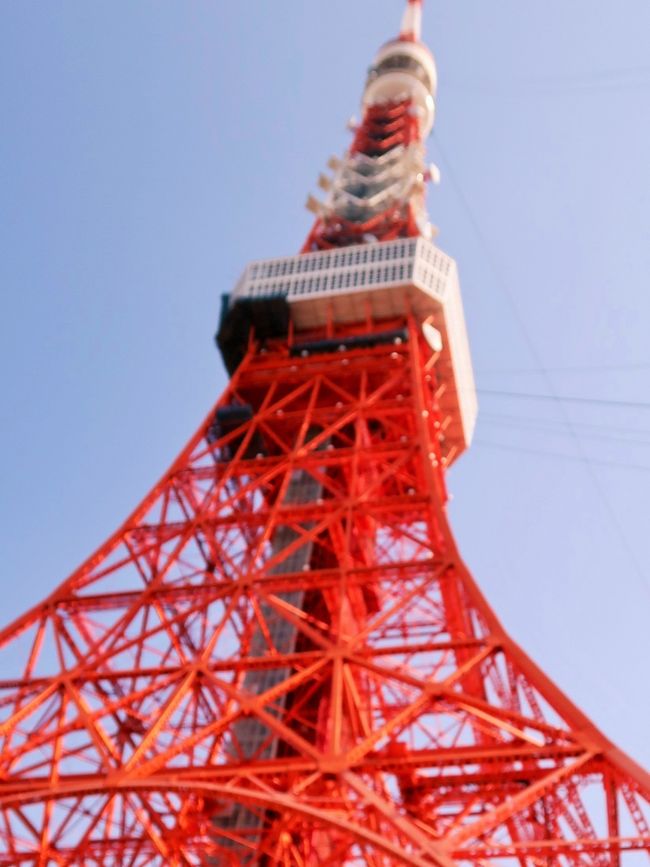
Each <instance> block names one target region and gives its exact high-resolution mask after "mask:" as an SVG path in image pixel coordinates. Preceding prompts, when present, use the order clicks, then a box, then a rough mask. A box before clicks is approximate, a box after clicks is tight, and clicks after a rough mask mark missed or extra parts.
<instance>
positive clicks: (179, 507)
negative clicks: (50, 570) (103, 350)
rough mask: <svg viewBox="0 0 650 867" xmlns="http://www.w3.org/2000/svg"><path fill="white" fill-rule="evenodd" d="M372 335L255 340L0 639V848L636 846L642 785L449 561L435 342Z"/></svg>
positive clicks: (167, 856) (163, 852)
mask: <svg viewBox="0 0 650 867" xmlns="http://www.w3.org/2000/svg"><path fill="white" fill-rule="evenodd" d="M388 324H389V325H390V326H391V334H394V333H395V332H394V329H395V326H399V327H400V328H402V327H405V328H406V330H405V332H404V336H403V338H402V337H397V338H393V340H392V341H391V342H389V343H379V344H378V345H374V346H369V347H366V348H355V349H349V350H341V351H336V352H330V353H324V354H315V355H311V354H307V355H306V356H303V355H302V354H300V353H296V352H295V351H291V348H290V347H289V346H288V345H287V342H286V341H277V342H275V343H272V342H271V343H267V345H266V346H264V347H261V346H260V345H259V344H258V343H255V342H253V343H252V344H251V346H250V348H249V351H248V354H247V355H246V358H245V360H244V362H243V363H242V364H241V366H240V368H239V370H238V371H237V373H236V374H235V376H234V378H233V380H232V382H231V384H230V386H229V388H228V390H227V392H226V393H225V395H224V396H223V398H222V399H221V401H220V403H219V405H218V407H217V409H216V410H215V411H213V412H211V413H210V415H209V417H208V419H207V420H206V422H205V423H204V425H203V426H202V427H201V428H200V430H199V431H198V433H197V434H196V435H195V436H194V438H193V439H192V440H191V442H190V443H189V445H188V446H187V448H186V449H185V451H184V452H183V453H182V454H181V455H180V457H179V458H178V460H177V461H176V463H175V464H174V466H173V467H172V468H171V470H170V471H169V472H168V473H167V475H166V476H165V477H164V478H163V480H162V481H161V482H160V484H159V485H157V486H156V488H155V489H154V490H153V491H152V492H151V494H150V495H149V496H148V497H147V498H146V499H145V500H144V502H143V503H142V505H141V506H140V507H139V508H138V509H137V510H136V512H135V513H134V514H133V515H132V516H131V517H130V518H129V520H128V521H127V522H126V523H125V525H124V526H123V527H122V528H121V529H120V530H119V532H118V533H117V534H116V535H115V536H114V537H113V538H112V539H110V540H109V542H107V544H106V545H104V546H103V548H101V549H100V550H99V551H98V552H97V553H96V554H95V555H94V556H93V557H92V558H91V559H90V560H89V561H88V562H87V563H86V564H85V565H84V566H83V567H82V568H81V569H80V570H79V571H78V572H77V573H76V574H75V575H73V576H72V577H71V578H70V579H69V580H68V581H66V582H65V583H64V584H63V585H61V587H60V588H59V589H58V590H56V592H54V593H53V594H52V596H51V597H50V598H49V599H47V600H46V601H45V602H44V603H43V604H42V605H39V606H37V607H36V608H34V609H33V610H32V611H30V612H29V613H28V614H26V615H25V616H24V617H22V618H21V619H20V620H19V621H17V622H16V623H15V624H14V625H13V626H12V627H11V628H10V629H9V630H6V631H5V632H4V633H3V635H2V640H3V643H4V644H7V643H12V644H14V645H16V646H17V648H20V650H21V651H22V665H21V666H20V667H19V668H18V669H17V670H16V673H15V675H14V676H13V677H12V678H11V679H6V678H5V679H4V680H3V681H2V683H0V690H1V692H0V694H1V697H2V701H1V707H2V711H3V718H2V728H1V732H2V735H3V749H2V758H1V763H2V782H1V783H0V815H1V817H2V821H1V823H0V847H1V849H0V851H1V852H2V854H1V855H0V864H2V865H6V867H8V865H44V864H57V865H72V864H74V865H81V864H84V865H98V867H99V865H102V867H104V865H118V864H129V865H133V867H144V865H155V864H160V865H163V864H165V865H169V864H173V865H186V864H203V863H216V864H230V863H232V864H238V863H239V864H241V863H251V864H253V863H255V864H258V863H259V864H328V863H335V862H338V863H342V864H373V865H380V864H381V865H384V864H410V865H420V867H423V865H425V864H427V865H431V864H437V865H443V864H444V865H451V864H452V863H454V862H456V863H460V864H465V863H467V864H485V863H486V862H488V861H489V862H490V863H493V862H494V863H499V862H505V863H511V862H512V860H513V859H516V860H517V862H518V863H519V864H527V865H535V864H541V863H544V864H594V865H605V864H607V865H613V864H619V863H621V859H622V857H623V856H624V855H625V854H626V853H630V852H631V851H633V850H644V851H645V852H646V853H647V851H648V846H649V835H648V819H647V807H648V800H647V799H648V794H649V793H650V785H649V781H648V777H647V775H646V774H644V773H643V772H642V771H641V770H640V769H639V768H638V767H636V766H635V765H634V763H633V762H632V761H630V760H629V759H627V758H626V757H625V756H623V755H622V754H621V753H620V752H619V751H618V750H617V749H616V748H615V747H613V746H612V745H611V744H610V743H608V742H607V741H606V739H605V738H604V737H603V736H602V735H601V734H600V733H599V732H598V731H597V730H596V729H595V728H594V726H593V725H592V724H591V723H589V721H588V720H586V719H585V718H584V716H583V715H582V714H581V713H580V712H579V711H578V710H576V708H575V707H573V705H572V704H571V703H570V702H569V701H568V700H567V699H566V698H565V697H564V696H563V695H562V694H561V693H560V691H559V690H558V689H557V688H556V687H555V686H554V685H553V684H552V683H551V682H550V681H549V680H548V679H547V678H546V677H545V676H544V675H543V674H542V673H541V672H540V671H539V669H537V668H536V667H535V665H534V664H533V663H532V662H531V661H530V660H529V659H528V658H527V657H526V655H525V654H524V653H523V652H522V650H521V649H520V648H519V647H518V646H517V645H516V644H514V643H513V641H512V640H511V639H510V638H509V637H508V635H507V634H506V633H505V631H504V630H503V628H502V627H501V625H500V623H499V621H498V620H497V618H496V617H495V615H494V614H493V612H492V610H491V609H490V607H489V605H488V604H487V602H486V601H485V599H484V598H483V597H482V595H481V593H480V591H479V590H478V588H477V586H476V584H475V583H474V581H473V580H472V578H471V576H470V574H469V573H468V571H467V569H466V568H465V566H464V565H463V563H462V561H461V559H460V557H459V555H458V552H457V550H456V546H455V544H454V541H453V538H452V536H451V533H450V530H449V527H448V524H447V519H446V516H445V502H446V495H445V478H444V475H445V470H444V464H445V459H444V455H443V454H442V452H441V445H440V442H441V438H440V433H441V431H444V428H445V424H446V419H445V417H444V416H442V415H441V414H440V412H439V409H438V400H437V395H436V375H435V369H436V355H435V354H432V353H431V350H430V349H429V348H428V346H427V344H426V343H425V341H424V340H423V338H422V335H421V329H420V327H419V324H418V323H416V322H415V321H413V320H411V321H410V322H407V323H404V322H400V323H388ZM386 325H387V323H383V324H382V327H385V326H386ZM376 328H377V326H376V324H372V333H375V334H376V333H377V332H376ZM330 333H331V332H330ZM380 333H381V332H380ZM394 341H397V342H394ZM251 410H252V411H251ZM297 482H298V484H297ZM301 490H302V491H303V492H304V496H303V497H301V496H300V492H301ZM315 491H317V492H318V496H317V498H316V499H314V498H313V494H314V492H315ZM288 492H292V495H291V496H290V497H288V496H287V494H288ZM280 538H281V539H282V543H281V544H278V539H280ZM297 564H301V565H300V568H299V569H298V570H296V565H297ZM5 653H6V651H5ZM11 656H12V658H19V657H18V653H17V651H16V652H15V653H12V655H11ZM253 686H254V688H253ZM251 722H253V723H254V729H255V731H254V736H253V737H251V727H250V726H251ZM242 807H243V808H245V809H242ZM210 859H212V860H210Z"/></svg>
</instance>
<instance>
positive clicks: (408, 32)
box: [399, 0, 422, 42]
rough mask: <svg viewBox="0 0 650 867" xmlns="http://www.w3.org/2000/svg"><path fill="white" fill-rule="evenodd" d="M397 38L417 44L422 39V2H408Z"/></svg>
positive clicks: (416, 0) (412, 0)
mask: <svg viewBox="0 0 650 867" xmlns="http://www.w3.org/2000/svg"><path fill="white" fill-rule="evenodd" d="M399 38H400V39H402V40H405V41H411V42H419V41H420V40H421V38H422V0H408V3H407V6H406V9H405V10H404V17H403V18H402V29H401V30H400V35H399Z"/></svg>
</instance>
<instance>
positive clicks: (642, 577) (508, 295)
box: [435, 134, 650, 595]
mask: <svg viewBox="0 0 650 867" xmlns="http://www.w3.org/2000/svg"><path fill="white" fill-rule="evenodd" d="M435 141H436V143H437V145H438V152H439V154H440V156H441V158H442V160H443V162H444V164H445V167H446V169H447V173H448V175H449V179H450V181H451V183H452V186H453V187H454V189H455V190H456V194H457V196H458V198H459V200H460V202H461V205H462V206H463V208H464V209H465V212H466V214H467V218H468V220H469V222H470V224H471V226H472V228H473V230H474V233H475V235H476V237H477V239H478V241H479V243H480V245H481V247H482V248H483V252H484V255H485V258H486V260H487V262H488V265H489V266H490V269H491V271H492V275H493V277H494V279H495V281H496V283H497V285H498V287H499V288H500V289H501V292H502V294H503V295H504V297H505V299H506V301H507V303H508V305H509V307H510V310H511V313H512V316H513V318H514V320H515V322H516V323H517V325H518V326H519V329H520V331H521V333H522V336H523V338H524V341H525V343H526V345H527V347H528V350H529V352H530V356H531V358H532V360H533V362H534V364H535V366H536V367H538V368H539V369H540V372H541V375H542V377H543V379H544V382H545V383H546V387H547V389H548V391H549V392H550V393H551V394H550V395H547V396H546V397H544V398H543V399H545V400H552V401H554V403H555V406H556V408H557V411H558V414H559V415H560V416H561V417H562V418H563V419H564V421H565V424H566V427H567V429H568V430H569V431H570V432H571V436H572V437H573V440H574V442H575V444H576V450H577V451H578V452H579V453H580V455H581V457H582V460H583V461H584V464H585V468H586V470H587V472H588V473H589V476H590V477H591V481H592V484H593V486H594V489H595V491H596V493H597V494H598V497H599V499H600V501H601V504H602V506H603V508H604V509H605V511H606V513H607V515H608V516H609V520H610V523H611V526H612V527H613V528H614V530H615V532H616V534H617V535H618V537H619V539H620V541H621V544H622V545H623V548H624V549H625V550H626V551H627V555H628V558H629V560H630V563H631V565H632V567H633V569H634V571H635V573H636V575H637V579H638V580H639V582H640V584H641V586H642V587H643V589H644V591H645V592H646V593H648V594H649V595H650V582H649V581H648V577H647V576H646V574H645V571H644V570H643V569H642V568H641V564H640V563H639V560H638V558H637V556H636V552H635V551H634V549H633V548H632V545H631V544H630V541H629V539H628V537H627V534H626V532H625V530H624V528H623V525H622V524H621V522H620V520H619V518H618V514H617V513H616V511H615V510H614V507H613V506H612V503H611V501H610V499H609V497H608V496H607V493H606V491H605V489H604V487H603V485H602V483H601V480H600V478H599V476H598V474H597V473H596V471H595V468H594V465H593V463H590V461H589V458H588V456H587V454H586V452H585V449H584V446H583V444H582V442H581V440H580V437H579V436H578V434H577V432H576V429H575V428H574V427H573V424H572V420H571V417H570V416H569V414H568V412H567V408H566V402H564V401H562V400H561V399H560V398H559V397H554V395H553V392H554V385H553V381H552V379H551V376H550V374H549V373H548V371H546V369H545V366H544V364H543V360H542V357H541V355H540V353H539V351H538V350H537V346H536V345H535V343H534V341H533V339H532V337H531V335H530V333H529V331H528V328H527V325H526V322H525V320H524V318H523V317H522V315H521V312H520V310H519V306H518V305H517V302H516V301H515V298H514V296H513V294H512V292H511V291H510V287H509V286H508V284H507V283H506V281H505V280H504V279H503V276H502V274H501V269H500V268H499V267H498V265H497V262H496V260H495V259H494V257H493V256H492V253H491V249H490V246H489V245H488V243H487V239H486V237H485V235H484V233H483V231H482V229H481V226H480V223H479V222H478V220H477V219H476V217H475V215H474V212H473V210H472V208H471V207H470V204H469V201H468V199H467V197H466V196H465V193H464V191H463V189H462V187H461V186H460V184H459V182H458V179H457V177H456V173H455V172H454V170H453V169H452V167H451V163H450V161H449V158H448V157H447V155H446V148H444V147H443V146H442V143H441V140H440V136H439V134H436V135H435Z"/></svg>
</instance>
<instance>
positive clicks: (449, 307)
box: [218, 237, 478, 454]
mask: <svg viewBox="0 0 650 867" xmlns="http://www.w3.org/2000/svg"><path fill="white" fill-rule="evenodd" d="M409 313H412V314H414V315H415V316H416V317H417V318H418V320H420V321H421V322H422V324H423V326H424V330H425V336H426V337H427V339H428V341H429V343H430V344H431V345H432V350H433V351H437V352H439V358H438V360H437V363H436V374H437V378H438V381H439V384H440V386H442V388H441V389H440V406H441V410H442V412H443V414H444V415H445V416H447V417H448V419H449V423H448V426H447V428H446V430H445V437H446V438H447V439H448V440H449V441H450V445H454V446H455V453H456V454H459V453H460V452H463V451H464V450H465V449H466V448H467V447H468V446H469V444H470V442H471V439H472V434H473V432H474V426H475V423H476V416H477V411H478V406H477V399H476V387H475V384H474V374H473V370H472V361H471V357H470V351H469V342H468V338H467V330H466V327H465V317H464V313H463V305H462V300H461V295H460V286H459V282H458V272H457V268H456V263H455V261H454V260H453V259H452V258H450V257H449V256H447V255H445V254H444V253H443V252H442V251H441V250H439V249H438V248H437V247H435V246H434V245H433V244H432V243H431V242H430V241H428V240H426V239H425V238H423V237H419V238H407V239H400V240H397V241H385V242H382V243H375V244H358V245H355V246H351V247H343V248H338V249H333V250H328V251H325V252H315V253H303V254H301V255H297V256H290V257H286V258H281V259H265V260H261V261H256V262H251V263H250V264H249V265H248V267H247V268H246V270H245V271H244V273H243V274H242V276H241V278H240V280H239V282H238V283H237V285H236V286H235V289H234V291H233V292H232V294H231V295H230V296H229V297H228V298H227V299H226V306H225V309H224V315H223V317H222V323H221V328H220V331H219V335H218V343H219V346H220V348H221V351H222V353H223V355H224V358H225V360H226V364H227V365H228V366H229V367H230V368H231V369H232V368H233V367H234V366H236V364H234V365H233V363H232V362H233V358H234V357H235V356H236V354H237V349H238V346H239V348H240V349H243V348H244V347H243V346H241V343H242V342H245V337H246V335H247V333H248V327H250V325H254V326H255V327H256V329H257V330H258V332H259V330H260V328H261V329H262V330H263V331H264V330H266V331H267V336H271V332H270V331H269V329H273V333H274V335H275V336H278V332H280V333H281V332H282V330H283V329H285V328H286V327H287V326H288V322H289V320H290V321H291V322H292V323H293V326H294V329H295V331H297V332H299V331H306V330H310V329H316V328H320V327H324V326H325V325H326V324H327V323H328V321H331V322H334V323H336V324H348V323H353V322H363V321H364V320H366V319H367V318H368V316H369V315H370V316H371V317H372V318H373V320H375V321H381V320H390V319H394V318H396V317H399V316H406V315H408V314H409ZM274 323H275V328H274V327H273V326H274ZM425 323H426V324H425ZM242 326H243V327H244V328H245V329H246V331H243V330H242ZM436 332H438V333H437V334H436ZM261 336H263V335H261Z"/></svg>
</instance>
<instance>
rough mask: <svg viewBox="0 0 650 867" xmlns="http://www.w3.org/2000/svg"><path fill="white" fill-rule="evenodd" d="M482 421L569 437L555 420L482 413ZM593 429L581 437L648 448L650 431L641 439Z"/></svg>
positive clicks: (625, 432)
mask: <svg viewBox="0 0 650 867" xmlns="http://www.w3.org/2000/svg"><path fill="white" fill-rule="evenodd" d="M482 419H483V420H484V421H486V422H487V423H488V424H493V425H497V426H501V427H510V426H511V425H512V426H515V427H519V428H524V429H528V430H533V431H536V432H537V433H542V434H544V435H547V436H565V435H566V436H570V435H571V431H569V430H566V429H564V428H563V427H562V425H561V423H558V422H557V421H556V420H555V419H527V418H518V417H517V416H508V415H504V416H498V415H494V416H491V415H490V414H489V413H483V414H482ZM593 428H595V430H593V429H592V430H586V431H584V432H583V434H582V435H583V436H586V437H588V438H589V439H594V440H600V441H602V442H614V443H619V444H622V445H641V446H650V430H648V431H639V432H640V433H646V434H647V436H646V437H643V438H641V437H630V436H613V435H612V434H606V433H602V432H601V430H600V429H599V428H598V426H597V425H594V426H593ZM619 432H620V433H623V434H627V433H628V431H627V430H625V429H624V428H621V429H619ZM630 433H634V431H630Z"/></svg>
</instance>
